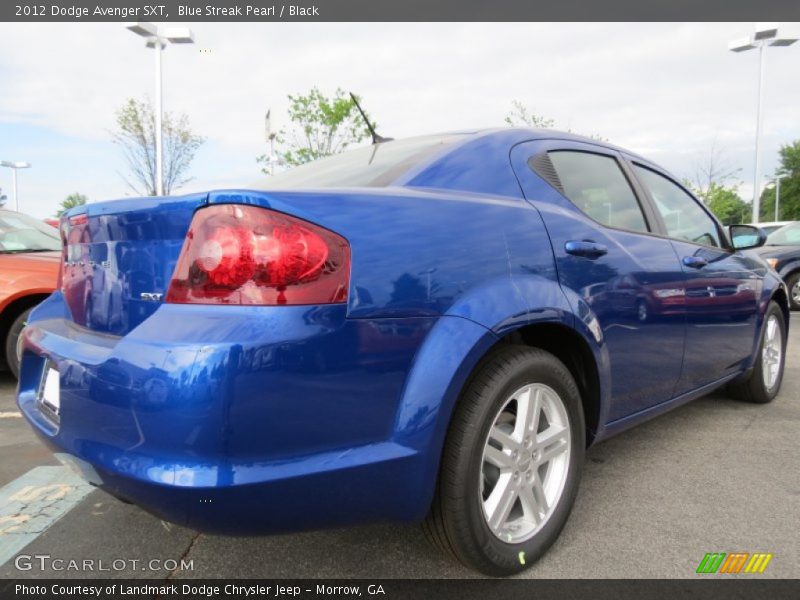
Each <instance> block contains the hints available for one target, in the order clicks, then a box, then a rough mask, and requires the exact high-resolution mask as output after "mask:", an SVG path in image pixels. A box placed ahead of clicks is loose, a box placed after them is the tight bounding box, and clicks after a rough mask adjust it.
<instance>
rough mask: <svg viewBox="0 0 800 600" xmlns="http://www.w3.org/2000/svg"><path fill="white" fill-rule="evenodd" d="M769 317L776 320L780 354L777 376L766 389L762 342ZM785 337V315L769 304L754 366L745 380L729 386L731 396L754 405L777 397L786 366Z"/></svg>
mask: <svg viewBox="0 0 800 600" xmlns="http://www.w3.org/2000/svg"><path fill="white" fill-rule="evenodd" d="M770 317H775V319H776V322H777V326H778V328H779V335H780V339H781V349H782V352H781V357H780V362H779V367H778V376H777V378H776V380H775V382H774V383H773V385H772V386H771V387H767V385H766V383H765V382H764V364H763V362H762V356H763V352H764V342H765V340H766V338H767V323H768V322H769V319H770ZM786 337H787V336H786V318H785V315H784V314H783V311H782V310H781V307H780V306H778V304H777V302H774V301H773V302H770V303H769V307H768V308H767V312H766V314H765V315H764V325H763V327H762V331H761V341H760V343H759V345H758V354H757V355H756V359H755V364H754V365H753V368H752V369H751V370H750V373H749V375H748V376H747V377H746V378H745V379H743V380H741V381H737V382H735V383H733V384H731V385H730V386H729V388H728V389H729V391H730V394H731V396H733V397H734V398H737V399H739V400H744V401H745V402H753V403H755V404H766V403H767V402H772V401H773V400H774V399H775V396H777V395H778V391H780V389H781V382H782V381H783V368H784V366H785V364H786Z"/></svg>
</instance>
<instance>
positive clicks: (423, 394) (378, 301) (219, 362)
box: [18, 130, 782, 533]
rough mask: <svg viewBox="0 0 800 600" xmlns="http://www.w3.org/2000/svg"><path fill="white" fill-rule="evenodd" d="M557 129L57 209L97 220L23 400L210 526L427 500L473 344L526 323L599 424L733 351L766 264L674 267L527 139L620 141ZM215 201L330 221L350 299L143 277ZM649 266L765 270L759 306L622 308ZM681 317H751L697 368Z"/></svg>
mask: <svg viewBox="0 0 800 600" xmlns="http://www.w3.org/2000/svg"><path fill="white" fill-rule="evenodd" d="M552 135H553V134H550V133H548V134H546V135H543V134H542V133H540V132H535V131H524V130H500V131H494V132H481V133H477V134H474V135H472V136H467V138H466V139H465V140H463V141H460V142H458V143H457V144H455V145H454V146H453V147H452V148H451V149H450V150H449V151H447V152H443V153H439V154H438V155H437V156H434V157H431V158H430V159H429V160H428V161H427V162H426V163H424V164H422V165H419V166H417V167H415V168H414V169H413V170H412V171H409V172H408V173H407V174H405V175H404V176H402V177H401V178H400V179H398V181H396V182H395V185H393V186H390V187H387V188H374V189H367V188H360V189H350V190H304V191H275V192H261V191H253V190H227V191H218V192H212V193H210V194H199V195H190V196H184V197H181V198H169V199H161V200H158V199H147V200H128V201H117V202H111V203H102V204H91V205H88V206H86V207H82V208H80V209H76V210H74V211H72V212H71V213H70V214H71V215H72V216H74V215H76V214H82V213H85V214H87V215H88V217H89V221H88V223H87V225H86V226H85V229H83V230H81V229H75V230H74V231H72V232H70V231H67V234H68V238H69V235H70V234H71V235H72V238H70V245H71V250H70V252H71V253H72V255H73V256H72V257H73V258H74V264H72V265H67V266H66V267H65V269H66V270H65V278H64V286H63V291H59V292H56V293H55V294H53V295H52V296H51V297H50V298H49V299H48V300H47V301H45V302H44V303H43V304H42V305H40V307H39V308H37V309H36V311H35V312H34V313H33V315H32V317H31V319H30V326H29V327H28V328H26V330H25V332H24V335H23V339H24V355H23V361H22V370H21V377H20V387H19V395H18V399H19V404H20V407H21V409H22V411H23V413H24V414H25V415H26V417H27V418H28V419H29V420H30V421H31V423H32V424H33V426H34V429H35V430H36V431H37V432H38V433H39V434H40V435H41V437H42V438H43V439H44V440H45V441H46V442H47V443H48V444H49V445H51V446H52V447H53V448H54V449H58V450H59V451H66V452H68V453H70V454H72V455H74V456H76V457H78V458H80V459H81V460H83V461H86V462H88V463H90V464H91V465H92V466H93V467H94V468H95V469H96V471H97V472H98V473H99V475H100V476H101V478H102V480H103V484H104V487H106V488H107V489H109V490H110V491H111V492H112V493H116V494H118V495H121V496H123V497H126V498H129V499H132V500H134V501H136V502H138V503H140V504H141V505H143V506H145V507H146V508H148V509H149V510H151V511H153V512H155V513H157V514H159V515H161V516H162V517H164V518H167V519H170V520H173V521H176V522H181V523H185V524H188V525H190V526H193V527H196V528H198V529H203V530H207V531H220V532H221V531H224V532H232V533H252V532H257V531H262V532H275V531H287V530H293V529H299V528H308V527H319V526H326V525H334V524H342V523H350V522H358V521H367V520H377V519H396V520H418V519H420V518H422V517H423V516H424V514H425V513H426V511H427V510H428V507H429V504H430V500H431V497H432V494H433V489H434V484H435V480H436V475H437V471H438V464H439V457H440V453H441V449H442V445H443V442H444V438H445V435H446V431H447V426H448V423H449V420H450V416H451V414H452V410H453V407H454V406H455V403H456V401H457V398H458V395H459V393H460V391H461V389H462V388H463V386H464V384H465V382H466V380H467V378H468V377H469V374H470V373H471V372H472V371H473V369H474V368H475V366H476V365H477V364H478V362H479V361H480V360H481V358H482V357H483V356H484V355H485V354H486V352H487V351H488V350H489V349H490V348H491V347H492V346H493V345H495V344H496V343H497V342H498V341H499V340H500V339H501V338H502V337H503V336H505V335H507V334H510V333H512V332H514V331H517V330H519V329H520V328H523V327H530V326H535V325H537V324H542V323H547V324H552V325H557V326H559V327H562V328H564V329H565V330H571V331H574V332H576V333H577V334H578V335H579V336H580V338H581V339H582V340H583V343H585V345H586V346H587V347H588V349H589V351H590V352H591V354H592V355H593V356H594V359H595V363H596V365H597V371H598V377H599V386H600V389H599V398H600V406H599V407H598V412H599V415H600V417H599V423H598V428H597V431H596V432H595V438H594V439H595V440H599V439H603V438H604V437H607V436H608V435H611V434H612V433H616V432H618V431H621V430H623V429H625V428H627V427H629V426H631V425H633V424H635V423H637V422H640V421H642V420H645V419H647V418H650V417H651V416H652V415H654V414H657V413H660V412H663V411H665V410H668V409H669V408H671V407H672V406H676V405H678V404H680V403H682V402H685V401H688V400H689V399H691V398H693V397H696V396H697V395H698V394H701V393H705V392H707V391H710V390H711V389H713V387H714V386H715V385H718V384H719V383H721V382H722V381H723V379H721V378H730V377H733V376H735V375H736V374H737V373H738V372H741V371H742V370H744V369H746V368H748V367H749V366H750V365H751V364H752V356H753V353H754V352H753V351H754V349H755V343H756V339H757V336H756V330H760V326H761V321H762V318H763V313H764V310H765V309H766V302H767V301H768V300H769V298H770V297H771V295H772V294H774V292H775V290H776V289H777V288H778V287H779V286H780V285H782V284H780V282H779V281H778V280H777V279H776V278H775V277H774V276H772V275H769V274H768V275H766V276H765V275H764V273H765V270H764V269H763V268H761V270H759V268H758V265H757V264H756V263H757V261H755V260H754V259H751V258H747V257H746V256H745V254H743V253H735V254H730V253H727V252H722V254H721V255H720V257H719V259H718V260H715V261H713V260H712V262H713V263H714V267H713V268H712V269H710V270H709V271H710V272H711V273H710V274H709V275H707V276H705V277H704V278H703V277H700V278H699V279H698V278H697V277H695V276H694V274H689V275H687V274H686V272H685V270H684V269H683V268H682V267H681V264H680V261H679V259H678V257H679V255H681V254H682V253H685V252H686V251H687V250H686V249H684V248H682V247H680V244H678V243H674V242H671V241H670V240H668V239H667V238H665V237H663V236H660V235H658V232H654V233H653V234H637V233H631V232H624V231H618V230H611V229H608V228H605V227H602V226H600V225H598V224H597V223H595V222H594V221H592V220H591V219H588V218H587V217H585V216H584V215H582V214H581V213H580V212H579V211H578V210H577V209H576V208H575V207H574V206H573V205H572V204H571V203H570V202H569V201H567V200H566V198H564V197H563V196H562V195H561V194H560V193H558V192H557V191H556V190H555V189H553V188H552V187H550V186H549V184H547V183H546V182H545V181H544V180H542V179H541V178H540V177H539V176H537V175H536V174H535V173H533V172H532V171H531V170H530V169H529V168H528V167H527V165H526V164H525V163H526V161H527V158H528V157H529V156H530V155H531V153H533V152H536V151H539V150H541V149H542V148H551V147H554V145H555V146H558V147H562V148H566V147H573V148H577V147H586V146H590V147H591V148H592V149H594V150H599V151H601V152H607V153H610V154H611V155H613V156H615V157H617V158H618V159H619V160H623V158H626V159H627V158H630V156H629V155H627V154H625V155H623V154H621V153H620V152H619V151H618V149H615V148H613V147H610V146H607V145H597V144H591V143H588V142H586V141H585V140H582V139H581V138H577V137H576V136H571V135H568V134H564V135H563V136H558V137H559V139H558V140H556V139H554V138H553V137H552ZM637 160H639V161H640V162H644V161H643V160H641V159H638V158H637ZM209 203H210V204H213V203H241V204H252V205H257V206H262V207H265V208H271V209H273V210H278V211H282V212H286V213H289V214H292V215H295V216H298V217H300V218H303V219H306V220H308V221H311V222H314V223H317V224H319V225H321V226H323V227H326V228H328V229H330V230H332V231H335V232H337V233H339V234H340V235H343V236H345V237H346V238H347V240H348V242H349V243H350V245H351V250H352V258H353V262H352V270H351V279H350V293H349V296H348V302H347V304H338V305H328V306H290V307H240V306H197V305H170V304H159V303H152V302H146V301H144V300H141V299H140V294H141V293H142V292H146V293H163V292H165V291H166V287H167V285H168V282H169V278H170V276H171V274H172V270H173V269H174V266H175V263H176V261H177V258H178V253H179V251H180V247H181V244H182V243H183V239H184V237H185V235H186V231H187V230H188V226H189V221H190V220H191V217H192V214H193V213H194V211H196V210H197V209H201V208H202V206H204V205H206V204H209ZM454 232H457V235H454ZM588 238H591V239H593V240H594V241H596V242H601V243H602V244H603V245H605V246H606V247H607V248H608V253H607V255H606V256H604V257H598V258H596V259H595V260H592V259H588V258H583V257H575V256H572V255H569V254H567V253H566V252H565V243H566V242H568V241H570V240H584V239H588ZM723 254H724V256H723ZM89 261H91V262H89ZM103 263H105V265H106V266H102V264H103ZM759 264H760V263H759ZM70 269H71V271H69V270H70ZM655 271H657V272H660V273H668V276H667V277H666V280H667V283H669V282H671V281H678V282H680V283H679V284H678V285H686V283H685V282H687V281H689V282H690V283H689V285H695V283H696V285H697V287H698V288H699V286H701V285H706V286H707V285H708V280H709V278H711V279H712V280H713V278H714V277H725V278H727V277H728V275H730V274H731V273H736V275H733V276H732V277H733V278H734V279H737V281H744V280H747V281H748V282H750V283H754V282H757V290H756V289H754V290H752V291H753V292H754V293H756V292H757V294H758V303H757V309H756V300H755V298H754V299H753V307H752V310H751V309H749V308H748V309H747V311H746V314H744V313H743V314H742V315H741V317H738V318H737V320H735V322H736V323H737V324H741V327H739V328H737V329H736V332H737V333H735V334H734V333H733V332H730V333H729V332H727V331H726V330H725V328H724V327H722V326H721V325H722V320H723V319H722V317H721V316H720V314H719V313H718V308H719V307H717V312H714V311H713V310H710V311H708V312H706V313H703V314H700V315H693V314H691V311H690V310H688V308H687V306H686V305H685V304H684V305H681V306H678V308H677V310H674V311H673V312H672V313H670V314H668V312H667V311H666V309H664V307H663V306H662V307H660V309H661V310H662V313H663V314H656V315H654V317H655V318H654V319H653V320H652V321H651V322H638V321H636V319H635V317H634V315H633V314H632V313H631V309H632V306H635V304H634V305H631V301H632V300H633V301H635V299H636V298H637V297H647V295H648V294H651V293H652V292H653V290H654V289H660V288H659V287H658V286H659V284H658V283H657V282H655V283H654V280H651V279H649V278H648V277H649V276H648V275H647V273H652V272H655ZM626 276H627V277H629V279H630V280H631V281H632V282H633V283H632V284H631V285H628V286H627V287H625V286H623V285H622V282H623V280H624V278H625V277H626ZM695 280H697V281H695ZM615 281H618V282H620V285H615V284H614V282H615ZM726 281H727V279H726ZM609 282H610V284H609ZM692 282H694V283H692ZM712 283H713V282H712ZM754 285H756V284H755V283H754ZM637 295H638V296H637ZM701 312H702V311H701ZM693 319H695V320H694V321H693ZM692 323H696V325H697V326H698V327H699V326H700V325H706V324H711V325H712V326H714V324H716V323H719V325H720V327H719V332H716V331H715V332H714V340H715V342H714V343H720V344H724V345H728V344H729V343H730V342H731V341H732V340H733V339H734V337H733V336H734V335H738V336H741V338H745V339H747V337H748V336H749V337H750V339H751V341H752V343H751V344H749V345H747V346H748V347H749V348H750V352H749V353H747V352H745V351H744V350H741V349H739V350H736V351H734V350H733V349H731V352H730V353H729V354H725V355H724V356H718V357H716V358H714V361H713V362H711V363H709V364H707V365H706V367H705V369H706V370H707V371H708V372H713V373H716V374H717V381H715V382H711V383H710V384H709V383H708V382H704V383H705V387H703V388H701V389H699V390H696V389H690V388H691V385H692V382H695V383H696V384H697V385H702V383H697V381H695V379H693V376H692V375H691V373H693V372H694V371H692V370H687V369H686V368H684V367H685V365H684V361H683V356H684V347H686V348H687V349H688V346H689V343H690V342H688V341H687V340H685V338H686V336H687V335H688V336H691V335H692V334H691V327H692ZM744 329H747V331H744ZM726 347H727V346H726ZM665 349H666V350H669V352H666V351H665ZM706 351H708V349H706ZM706 358H708V359H709V360H710V358H711V357H708V356H706ZM45 359H48V360H50V361H52V362H53V363H55V365H56V366H57V367H58V369H59V371H60V373H61V391H62V411H61V426H60V428H59V427H56V426H54V425H53V424H52V423H51V422H49V421H48V420H47V419H46V418H45V417H44V415H43V414H42V413H41V412H39V410H38V409H37V408H36V405H35V394H36V388H37V385H38V383H39V381H40V378H41V373H42V368H43V365H44V364H45ZM701 359H702V357H697V358H696V359H695V360H701ZM655 360H658V361H659V365H660V367H659V369H658V372H656V373H654V372H653V371H652V365H653V362H654V361H655ZM711 369H713V371H709V370H711ZM697 385H695V386H694V387H695V388H696V387H697ZM684 388H686V389H684ZM684 392H685V393H684ZM612 398H613V401H612Z"/></svg>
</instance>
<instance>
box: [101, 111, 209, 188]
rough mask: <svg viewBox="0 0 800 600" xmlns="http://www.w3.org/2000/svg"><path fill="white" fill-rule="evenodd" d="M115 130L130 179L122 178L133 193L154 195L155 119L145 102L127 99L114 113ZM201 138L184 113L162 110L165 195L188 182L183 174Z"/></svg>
mask: <svg viewBox="0 0 800 600" xmlns="http://www.w3.org/2000/svg"><path fill="white" fill-rule="evenodd" d="M116 115H117V128H118V130H117V131H116V132H114V133H113V134H112V139H113V141H114V143H115V144H117V145H119V146H120V147H121V148H122V151H123V153H124V155H125V159H126V161H127V163H128V169H129V171H130V178H125V177H123V179H125V183H127V184H128V187H130V188H131V189H132V190H133V191H134V192H136V193H137V194H141V195H144V196H155V195H156V119H155V113H154V112H153V107H152V106H151V105H150V103H149V102H145V101H139V100H134V99H133V98H129V99H128V101H127V102H126V103H125V105H124V106H123V107H122V108H120V109H119V110H118V111H117V113H116ZM203 142H205V138H203V137H202V136H199V135H197V134H196V133H194V132H193V131H192V129H191V127H190V126H189V117H187V116H186V115H185V114H181V115H173V114H172V113H164V117H163V119H162V147H163V157H162V165H163V168H162V170H163V172H162V189H163V190H164V194H166V195H169V194H170V193H172V191H173V190H175V189H177V188H179V187H181V186H182V185H184V184H185V183H187V182H189V181H191V179H192V178H191V177H187V176H186V174H187V172H188V170H189V166H190V165H191V163H192V160H194V157H195V154H196V153H197V150H198V149H199V148H200V146H202V145H203Z"/></svg>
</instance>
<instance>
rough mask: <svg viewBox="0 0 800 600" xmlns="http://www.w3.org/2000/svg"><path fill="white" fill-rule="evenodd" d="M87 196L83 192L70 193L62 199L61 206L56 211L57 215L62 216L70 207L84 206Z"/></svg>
mask: <svg viewBox="0 0 800 600" xmlns="http://www.w3.org/2000/svg"><path fill="white" fill-rule="evenodd" d="M86 200H87V198H86V196H84V195H83V194H79V193H78V192H75V193H74V194H70V195H69V196H67V197H66V198H64V200H62V201H61V206H60V208H59V209H58V210H57V211H56V216H57V217H60V216H61V215H63V214H64V213H65V212H67V211H68V210H69V209H70V208H75V207H76V206H83V205H84V204H86Z"/></svg>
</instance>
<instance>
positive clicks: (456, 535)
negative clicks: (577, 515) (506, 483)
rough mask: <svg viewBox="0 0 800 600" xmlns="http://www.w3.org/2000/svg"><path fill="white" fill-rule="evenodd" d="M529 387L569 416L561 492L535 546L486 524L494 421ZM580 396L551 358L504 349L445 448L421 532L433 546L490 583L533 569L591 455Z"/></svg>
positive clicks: (458, 413) (482, 373)
mask: <svg viewBox="0 0 800 600" xmlns="http://www.w3.org/2000/svg"><path fill="white" fill-rule="evenodd" d="M530 383H541V384H545V385H547V386H549V387H550V388H551V389H552V390H553V391H555V392H556V394H557V395H558V396H559V397H560V400H561V404H562V405H563V406H564V408H565V409H566V415H567V417H568V421H569V429H570V440H571V444H570V453H569V460H568V462H567V465H568V467H567V474H566V478H565V482H564V486H563V491H562V492H561V495H560V497H559V499H558V500H557V503H556V504H555V508H554V509H553V511H552V512H551V513H550V515H549V517H547V520H546V521H545V522H544V525H542V526H540V527H541V528H540V529H539V530H538V531H536V532H535V533H534V535H533V537H531V538H530V539H527V540H526V541H522V542H520V543H516V544H512V543H506V542H504V541H501V539H500V538H499V537H497V536H496V535H495V534H494V533H493V532H492V530H491V529H490V528H489V525H488V524H487V522H486V518H485V517H484V512H483V506H482V498H481V494H480V493H479V491H478V490H481V485H480V482H481V467H482V461H483V451H484V447H485V443H486V439H487V437H488V435H489V429H490V428H491V427H492V425H493V424H494V419H495V416H496V415H497V414H498V413H499V412H500V411H501V409H502V408H503V406H504V405H505V403H506V402H507V400H508V398H509V397H511V395H513V394H514V392H515V391H516V390H519V389H521V388H522V387H523V386H525V385H528V384H530ZM585 442H586V438H585V430H584V416H583V407H582V405H581V398H580V392H579V391H578V386H577V385H576V384H575V380H574V379H573V377H572V375H571V374H570V372H569V370H568V369H567V368H566V367H565V366H564V364H563V363H562V362H561V361H559V360H558V359H557V358H556V357H555V356H553V355H552V354H550V353H548V352H545V351H543V350H539V349H536V348H529V347H526V346H506V347H504V348H502V349H500V350H499V351H497V352H496V353H494V354H493V355H492V356H491V358H489V359H488V360H487V361H486V362H485V363H484V364H483V366H482V367H480V368H479V369H478V371H477V372H476V373H475V375H474V377H473V378H472V379H471V381H470V382H469V383H468V385H467V387H466V388H465V389H464V391H463V392H462V394H461V397H460V398H459V401H458V404H457V406H456V409H455V412H454V415H453V418H452V421H451V423H450V428H449V430H448V433H447V438H446V440H445V446H444V451H443V454H442V462H441V468H440V473H439V480H438V482H437V489H436V494H435V497H434V501H433V504H432V507H431V511H430V513H429V515H428V517H427V519H426V521H425V523H424V525H423V529H424V531H425V533H426V536H427V537H428V539H429V540H430V541H431V542H432V543H433V544H434V545H435V546H437V547H439V548H440V549H442V550H444V551H445V552H447V553H448V554H450V555H452V556H454V557H455V558H456V559H458V560H459V561H461V562H462V563H463V564H465V565H466V566H468V567H470V568H472V569H476V570H477V571H480V572H481V573H484V574H487V575H492V576H503V575H512V574H514V573H518V572H520V571H523V570H525V569H527V568H528V567H530V566H531V564H532V563H533V562H535V561H536V560H537V559H538V558H539V557H541V556H542V555H543V554H544V553H545V552H546V551H547V549H548V548H549V547H550V546H551V545H552V544H553V542H554V541H555V540H556V538H557V537H558V535H559V534H560V532H561V529H562V528H563V527H564V524H565V523H566V521H567V518H568V517H569V514H570V511H571V510H572V505H573V503H574V500H575V496H576V494H577V491H578V483H579V481H580V472H581V468H582V466H583V460H584V454H585Z"/></svg>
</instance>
